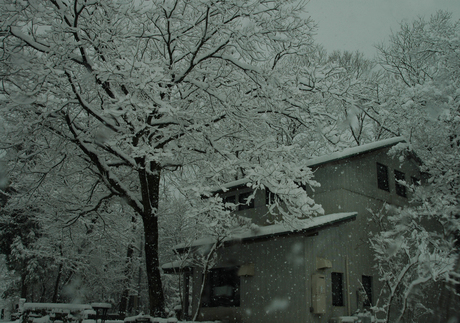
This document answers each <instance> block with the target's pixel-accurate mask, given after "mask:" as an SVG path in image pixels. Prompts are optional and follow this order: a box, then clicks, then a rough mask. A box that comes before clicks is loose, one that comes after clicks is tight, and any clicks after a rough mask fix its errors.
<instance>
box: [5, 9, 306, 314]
mask: <svg viewBox="0 0 460 323" xmlns="http://www.w3.org/2000/svg"><path fill="white" fill-rule="evenodd" d="M303 5H304V3H302V2H299V1H285V0H255V1H239V0H231V1H218V0H163V1H160V0H153V1H133V2H130V1H98V0H34V1H12V0H2V1H1V2H0V6H1V8H0V12H1V14H0V21H1V24H0V30H1V36H0V37H2V38H1V40H2V46H1V49H0V56H1V73H2V87H1V95H0V99H1V101H2V102H1V114H2V118H3V121H5V124H6V123H8V131H7V134H8V136H6V137H5V139H4V140H3V146H2V148H4V149H7V150H14V151H15V156H17V158H16V162H18V163H19V162H20V163H21V165H27V167H23V168H21V169H28V170H30V171H33V170H34V169H36V168H37V167H39V168H40V172H41V174H43V176H40V177H39V180H38V181H37V183H36V186H35V187H36V188H37V189H35V190H32V191H30V190H29V191H28V192H31V194H32V193H34V194H35V193H37V192H38V188H39V184H40V183H43V181H44V180H45V179H46V176H47V175H46V174H48V173H49V172H51V171H57V170H60V165H61V163H62V160H64V158H67V159H68V158H71V159H72V160H73V161H74V162H76V163H78V164H79V165H84V166H81V167H82V168H84V169H85V172H86V173H85V174H91V175H88V176H94V179H93V180H92V182H91V183H92V184H91V187H89V188H88V187H83V188H82V190H81V191H80V192H84V194H85V197H84V198H83V197H81V196H80V197H79V199H80V200H81V201H82V204H81V205H82V207H81V208H80V210H74V211H75V212H74V213H73V214H74V216H75V217H79V216H84V215H86V214H89V213H91V212H95V211H97V210H98V209H99V208H100V207H102V206H103V205H106V203H110V200H111V199H112V198H120V197H121V198H122V199H123V200H124V201H125V203H126V204H127V205H129V206H130V207H131V208H132V210H133V211H134V213H135V214H136V215H137V216H139V217H140V218H141V219H142V222H143V227H144V235H145V246H144V248H145V256H146V267H147V268H146V271H147V275H148V285H149V296H150V310H151V314H152V315H163V314H164V296H163V289H162V284H161V276H160V269H159V261H158V212H157V210H158V203H159V192H160V179H161V177H162V174H163V173H164V172H167V171H174V170H176V169H183V167H184V166H188V167H191V166H192V165H197V164H198V163H201V164H205V165H207V166H208V167H209V165H211V164H212V162H214V164H213V165H214V168H209V172H208V173H207V174H208V176H205V177H204V178H202V179H205V180H207V181H208V183H209V182H212V181H214V182H216V183H218V182H219V180H223V179H225V174H226V175H227V176H230V177H235V176H237V172H243V173H245V172H246V173H247V171H245V170H247V169H248V168H249V169H251V167H252V166H251V165H253V164H256V163H259V162H263V161H266V160H267V158H268V157H267V156H273V155H276V156H278V157H277V158H278V160H280V162H279V163H275V164H276V165H279V167H280V168H282V167H284V166H286V167H287V166H288V164H287V163H284V162H282V155H283V154H289V149H283V148H282V147H281V146H280V145H279V144H277V143H274V142H273V141H272V140H269V138H270V136H269V135H268V134H270V133H271V131H272V130H273V129H274V128H275V127H274V126H273V127H272V126H271V125H272V124H273V125H276V124H278V123H279V120H280V119H290V120H299V118H301V116H302V114H301V113H299V107H298V106H295V105H292V102H291V103H290V101H289V100H288V98H289V93H285V92H284V91H283V89H282V87H280V84H279V82H278V81H277V77H276V67H277V64H278V63H279V62H280V61H281V60H282V59H283V58H284V57H286V56H289V55H293V54H295V55H305V54H307V53H308V51H309V48H310V46H311V42H312V41H311V34H312V30H313V26H312V22H311V21H310V20H308V19H303V18H302V17H301V14H302V8H303ZM45 150H52V151H54V152H55V154H54V157H53V158H50V159H48V160H46V159H44V158H41V159H38V158H37V155H38V154H39V153H40V152H42V151H45ZM270 158H271V157H270ZM215 161H218V164H216V163H215ZM16 169H17V168H16ZM261 169H263V168H261ZM259 170H260V169H259ZM277 171H279V170H277ZM222 174H224V175H222ZM293 174H294V175H293ZM299 174H300V175H299ZM306 174H307V173H302V171H298V172H296V171H294V172H290V171H286V172H285V175H286V177H287V178H290V177H291V182H292V185H294V187H295V185H298V184H299V185H300V184H302V181H303V184H305V179H302V178H301V177H302V176H304V175H305V176H307V175H308V176H307V177H308V178H310V176H311V174H309V173H308V174H307V175H306ZM74 175H75V174H74ZM74 175H73V176H74ZM217 175H219V176H217ZM267 176H269V175H267ZM296 176H297V178H296ZM299 176H300V178H299ZM228 178H229V177H227V179H228ZM62 180H63V181H64V180H65V176H64V177H63V178H62ZM296 183H297V184H296ZM12 184H14V183H12ZM197 185H198V184H197ZM200 185H201V184H200ZM294 191H295V192H296V194H298V193H299V192H298V191H296V190H294ZM48 193H49V192H48ZM80 194H83V193H80ZM294 200H295V201H296V202H300V204H303V205H301V207H300V208H299V212H297V213H296V212H294V214H297V215H301V214H307V213H309V212H310V211H311V210H310V209H309V208H308V207H307V206H308V205H310V206H312V207H313V208H314V206H313V202H312V201H310V200H308V199H305V198H303V199H299V198H296V199H294ZM305 204H307V206H306V205H305ZM69 220H70V221H71V219H69Z"/></svg>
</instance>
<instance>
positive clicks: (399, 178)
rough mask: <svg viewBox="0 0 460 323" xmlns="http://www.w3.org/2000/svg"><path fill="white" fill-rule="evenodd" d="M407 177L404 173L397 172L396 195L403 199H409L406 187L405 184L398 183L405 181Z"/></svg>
mask: <svg viewBox="0 0 460 323" xmlns="http://www.w3.org/2000/svg"><path fill="white" fill-rule="evenodd" d="M405 180H406V176H405V175H404V173H403V172H400V171H398V170H395V187H396V194H398V195H399V196H402V197H407V195H406V187H405V186H404V185H403V184H400V183H398V181H405Z"/></svg>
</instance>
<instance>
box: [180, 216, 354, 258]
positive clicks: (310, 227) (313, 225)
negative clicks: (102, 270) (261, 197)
mask: <svg viewBox="0 0 460 323" xmlns="http://www.w3.org/2000/svg"><path fill="white" fill-rule="evenodd" d="M357 215H358V213H357V212H347V213H333V214H328V215H321V216H317V217H314V218H309V219H304V220H298V223H296V227H295V228H293V227H288V226H286V225H284V224H273V225H267V226H256V225H254V226H253V227H251V228H248V229H246V230H244V231H239V232H238V233H235V234H232V235H229V236H228V237H227V238H225V239H224V243H225V244H231V243H232V242H241V243H245V242H249V241H254V240H259V239H267V238H272V237H279V236H289V235H292V234H299V233H305V232H309V231H315V230H319V229H323V228H325V227H328V226H331V225H334V224H338V223H342V222H346V221H354V220H355V218H356V216H357ZM214 241H215V240H214V239H213V237H206V238H202V239H198V240H195V241H193V242H192V243H188V244H185V243H181V244H179V245H177V246H175V247H174V249H175V250H176V251H177V252H179V253H181V252H182V251H185V250H187V249H189V248H193V247H199V246H206V245H211V244H213V243H214Z"/></svg>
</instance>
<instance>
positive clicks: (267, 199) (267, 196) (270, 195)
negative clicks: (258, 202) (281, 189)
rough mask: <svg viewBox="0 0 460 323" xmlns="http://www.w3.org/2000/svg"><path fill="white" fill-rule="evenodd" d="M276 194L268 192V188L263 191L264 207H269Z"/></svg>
mask: <svg viewBox="0 0 460 323" xmlns="http://www.w3.org/2000/svg"><path fill="white" fill-rule="evenodd" d="M275 197H276V194H275V193H272V192H270V190H269V189H268V188H266V189H265V205H271V204H273V203H274V201H275Z"/></svg>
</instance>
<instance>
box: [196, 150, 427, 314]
mask: <svg viewBox="0 0 460 323" xmlns="http://www.w3.org/2000/svg"><path fill="white" fill-rule="evenodd" d="M387 152H388V148H386V149H380V150H377V151H373V152H368V153H364V154H361V155H358V156H354V157H351V158H346V159H342V160H337V161H334V162H330V163H327V164H323V165H319V166H317V167H313V169H314V171H315V179H316V180H317V181H318V182H320V183H321V185H322V186H321V187H320V188H315V191H314V192H309V194H311V196H312V197H313V199H314V200H315V202H317V203H319V204H321V205H322V206H323V208H324V210H325V213H326V214H331V213H338V212H357V213H358V216H357V217H356V221H353V222H347V223H342V224H340V225H334V226H331V227H327V228H325V229H321V230H319V231H318V232H316V233H317V235H315V236H299V235H292V236H289V237H283V238H274V239H271V240H269V239H267V240H264V241H254V242H250V243H244V244H238V245H233V246H231V247H228V248H225V249H223V250H221V251H220V257H219V259H220V261H219V263H218V264H217V265H216V266H215V267H227V266H235V265H242V264H247V263H254V264H255V275H254V276H251V277H241V286H240V293H241V306H240V307H235V308H222V307H218V308H202V310H201V314H202V316H201V317H200V320H217V319H219V320H221V321H222V322H224V323H225V322H253V323H258V322H261V323H262V322H264V323H270V322H318V323H323V322H328V320H329V319H330V318H332V317H336V316H343V315H349V314H353V313H354V312H355V311H356V310H357V309H362V308H363V304H362V300H360V299H359V296H358V294H359V290H360V289H361V287H362V285H361V283H360V282H361V280H362V275H366V276H372V277H373V279H372V284H373V300H374V301H375V300H376V299H377V296H378V291H379V290H380V287H381V285H380V282H379V281H378V276H377V273H376V272H375V269H374V268H373V266H374V261H373V255H372V252H371V250H370V245H369V241H368V238H369V233H371V232H376V231H377V227H376V226H375V224H374V223H373V222H372V221H369V219H370V217H371V214H370V213H369V211H368V209H372V210H373V211H374V212H377V211H379V210H380V209H381V208H382V207H383V205H384V204H385V203H389V204H393V205H396V206H403V205H405V204H407V203H408V201H409V200H410V194H409V192H408V193H407V195H408V197H407V198H405V197H401V196H398V195H397V194H396V190H395V180H394V170H399V171H401V172H404V173H405V176H406V177H405V178H406V181H408V182H410V180H411V177H415V178H418V179H421V174H420V173H419V171H418V167H417V165H416V163H415V162H414V161H413V160H406V161H405V162H403V163H402V162H400V161H399V159H395V158H392V157H390V156H388V154H387ZM377 162H379V163H381V164H383V165H386V166H387V167H388V175H389V188H390V191H389V192H387V191H385V190H382V189H379V188H378V186H377V165H376V163H377ZM246 191H250V189H249V188H239V189H233V190H230V191H228V192H225V193H223V194H222V196H223V197H225V196H228V195H232V194H233V195H234V194H235V193H236V194H238V192H242V193H244V192H246ZM237 200H238V199H237ZM238 212H239V214H240V215H243V216H247V217H250V218H252V219H253V221H254V222H255V223H256V224H259V225H266V224H269V222H270V221H272V220H273V218H271V217H270V216H268V215H267V214H266V213H267V207H266V205H265V193H264V192H257V194H256V196H255V201H254V208H253V209H247V210H242V211H238ZM317 257H319V258H325V259H328V260H330V261H331V262H332V268H328V269H321V270H317V269H316V258H317ZM332 272H340V273H343V274H344V276H343V277H344V306H340V307H338V306H333V305H332V296H331V295H332V292H331V273H332ZM315 273H319V274H323V275H325V277H326V304H327V306H326V314H325V315H322V316H320V315H315V314H312V313H311V312H310V307H311V306H312V291H311V286H312V274H315ZM201 276H202V274H201V270H199V269H198V270H195V272H194V277H193V279H192V281H193V284H194V286H193V290H194V295H195V297H193V298H194V299H196V296H197V295H198V294H197V291H198V290H199V287H200V286H201ZM347 282H348V284H347ZM196 304H197V302H196V301H194V303H193V304H192V306H193V308H194V310H195V308H196Z"/></svg>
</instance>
